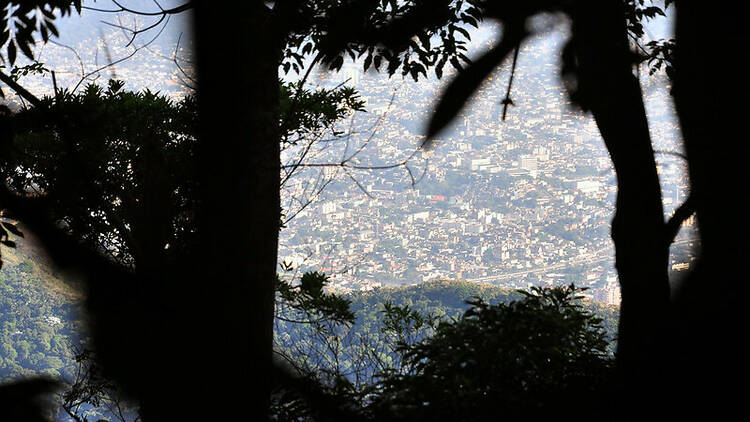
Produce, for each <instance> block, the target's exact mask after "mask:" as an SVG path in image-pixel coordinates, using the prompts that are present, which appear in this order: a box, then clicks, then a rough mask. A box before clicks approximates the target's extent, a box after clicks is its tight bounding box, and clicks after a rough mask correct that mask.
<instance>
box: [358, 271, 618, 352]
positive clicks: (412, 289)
mask: <svg viewBox="0 0 750 422" xmlns="http://www.w3.org/2000/svg"><path fill="white" fill-rule="evenodd" d="M346 297H347V299H349V300H351V302H352V304H351V309H352V310H353V311H354V312H355V313H356V315H357V318H358V323H360V324H361V323H365V324H366V323H368V322H372V321H375V320H377V319H378V313H380V312H381V311H382V309H383V306H382V304H383V303H385V302H392V303H393V304H395V305H399V306H405V305H408V306H409V307H411V308H412V309H415V310H417V311H419V312H421V313H425V314H432V315H437V316H442V317H447V318H458V317H460V316H461V315H462V314H463V312H464V311H465V310H466V309H467V308H468V305H467V304H466V300H468V299H471V298H474V297H478V298H481V299H482V300H484V301H485V302H489V303H491V304H496V303H499V302H503V303H507V302H510V301H512V300H517V299H520V298H521V294H520V293H518V292H517V291H516V290H514V289H509V288H504V287H497V286H492V285H488V284H481V283H475V282H470V281H460V280H436V281H429V282H426V283H422V284H417V285H411V286H404V287H388V288H381V289H376V290H372V291H369V292H363V293H350V294H348V295H347V296H346ZM583 305H584V306H585V307H586V308H588V309H589V310H591V311H592V312H594V313H596V314H598V315H599V316H600V317H601V318H602V319H603V325H604V327H605V329H606V331H607V333H608V334H609V337H610V339H614V338H615V334H616V333H617V320H618V316H619V308H618V307H616V306H610V305H604V304H601V303H598V302H591V301H585V302H584V303H583Z"/></svg>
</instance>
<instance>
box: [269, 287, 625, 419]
mask: <svg viewBox="0 0 750 422" xmlns="http://www.w3.org/2000/svg"><path fill="white" fill-rule="evenodd" d="M580 291H581V289H578V288H575V287H574V286H572V285H571V286H568V287H556V288H551V289H545V288H533V289H531V290H530V291H511V290H507V289H500V288H496V287H491V286H483V285H479V284H476V283H469V282H460V281H439V282H432V283H425V284H422V285H418V286H412V287H407V288H395V289H380V290H376V291H372V292H368V293H363V294H353V295H348V296H347V298H348V299H350V300H351V302H350V304H351V309H352V310H355V309H356V310H357V311H356V312H357V316H358V318H357V323H356V324H352V323H351V322H348V321H347V322H342V323H338V324H336V323H334V324H328V325H324V326H319V325H317V324H318V321H321V318H320V315H318V317H315V318H311V319H310V324H309V325H304V324H303V325H295V326H289V325H285V326H283V327H282V329H280V330H278V331H277V339H276V340H277V351H278V353H279V354H280V355H282V356H284V357H285V358H286V360H287V362H288V363H290V364H292V365H293V366H294V367H295V369H296V370H297V371H299V373H300V374H302V375H303V376H304V378H306V379H308V380H314V381H313V382H315V383H319V388H322V389H323V390H324V391H326V393H325V394H324V395H323V396H322V397H318V398H316V399H315V402H313V401H312V400H310V401H307V400H308V399H310V398H309V397H308V398H307V399H306V398H305V394H304V392H303V393H302V394H294V393H295V392H294V391H288V390H286V389H281V390H279V391H277V393H276V394H275V395H274V406H273V412H274V413H273V414H274V416H275V417H276V418H277V419H278V420H308V419H306V418H315V417H320V416H321V415H320V414H317V415H315V413H316V412H325V410H326V407H332V408H338V409H340V408H341V403H343V404H345V406H348V407H349V408H352V405H353V404H355V403H356V406H355V407H357V408H358V409H359V410H358V411H356V412H359V413H361V414H360V415H358V417H365V418H367V419H371V420H425V421H426V420H430V421H434V420H441V421H442V420H445V421H464V420H466V421H469V420H484V418H487V417H490V416H492V415H498V414H502V415H509V416H513V417H521V416H528V417H532V418H533V417H541V416H543V415H551V414H554V413H557V412H560V411H566V409H567V411H568V412H570V411H572V410H571V408H570V407H566V406H565V403H570V402H571V401H577V402H582V401H585V400H587V399H590V398H593V395H594V394H597V393H598V392H600V391H603V389H605V388H606V387H607V383H608V382H609V381H610V376H611V373H612V372H611V370H612V364H613V354H612V353H611V351H612V349H611V345H610V341H609V340H610V338H611V331H610V332H609V333H608V332H607V331H608V329H609V330H611V329H612V327H608V324H607V321H606V319H607V318H609V319H610V322H611V318H612V317H613V316H614V315H613V314H612V313H611V311H612V310H611V309H609V310H604V309H603V308H598V311H599V312H601V311H604V314H605V318H602V317H600V316H599V315H601V314H596V313H594V312H592V309H593V308H592V307H591V304H589V303H587V302H584V301H583V297H582V296H580V295H579V292H580ZM472 297H473V299H472ZM482 297H484V298H486V300H484V299H482ZM467 299H468V301H467V302H464V300H467ZM607 311H610V314H609V315H606V314H607ZM438 314H439V315H440V316H438ZM331 320H332V319H328V321H329V322H330V321H331ZM305 330H306V331H305ZM297 393H299V392H297ZM289 409H294V411H293V412H291V411H289ZM329 410H330V409H329ZM332 416H333V415H331V417H332ZM337 416H339V417H340V416H342V415H341V414H339V415H337ZM348 417H353V416H352V415H348Z"/></svg>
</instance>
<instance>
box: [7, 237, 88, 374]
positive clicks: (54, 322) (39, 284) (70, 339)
mask: <svg viewBox="0 0 750 422" xmlns="http://www.w3.org/2000/svg"><path fill="white" fill-rule="evenodd" d="M24 246H25V245H24V244H20V245H19V249H20V250H18V251H11V252H6V253H5V254H4V255H3V259H4V260H5V265H4V266H3V268H2V272H0V381H8V380H11V379H16V378H21V377H30V376H34V375H39V374H44V375H48V376H50V377H53V378H55V379H65V378H70V376H71V374H72V371H73V365H72V364H71V362H72V360H71V358H72V353H71V349H70V347H71V344H73V343H75V342H77V341H78V336H79V335H80V332H81V331H80V329H81V323H80V321H79V319H78V309H77V303H76V302H77V300H76V298H75V296H74V295H73V294H72V292H71V289H70V288H69V287H68V286H66V285H64V284H62V283H61V282H60V281H59V279H56V278H54V277H53V276H52V275H51V274H49V273H48V272H47V270H46V267H45V266H44V265H42V264H40V263H38V262H37V263H35V262H32V261H31V260H30V259H29V258H30V257H29V256H28V254H27V253H28V251H26V250H25V248H24Z"/></svg>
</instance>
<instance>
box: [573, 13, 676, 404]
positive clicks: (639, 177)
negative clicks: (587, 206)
mask: <svg viewBox="0 0 750 422" xmlns="http://www.w3.org/2000/svg"><path fill="white" fill-rule="evenodd" d="M624 15H625V14H624V11H623V8H622V2H621V1H617V0H607V1H602V0H592V1H584V2H581V4H580V5H579V8H578V9H577V11H576V15H575V16H574V17H573V25H574V26H573V33H574V36H575V37H576V39H575V40H574V42H575V47H574V48H575V54H576V58H577V59H578V66H579V81H578V82H579V87H580V90H581V93H582V104H583V105H584V106H585V107H586V108H589V109H590V110H591V112H592V114H593V116H594V118H595V120H596V124H597V126H598V128H599V131H600V132H601V135H602V138H603V139H604V143H605V145H606V147H607V150H608V151H609V154H610V157H611V159H612V162H613V164H614V167H615V171H616V174H617V201H616V211H615V216H614V218H613V220H612V228H611V233H612V239H613V241H614V244H615V266H616V268H617V273H618V276H619V281H620V288H621V292H622V303H621V307H620V323H619V324H620V325H619V331H618V344H617V367H618V378H619V383H620V384H619V387H620V388H621V389H622V390H621V391H620V393H621V394H623V395H625V396H630V395H633V396H639V400H650V399H651V398H654V396H655V394H656V392H657V390H658V387H657V386H656V385H655V383H654V380H655V379H657V377H658V375H657V374H656V372H658V370H659V362H660V361H661V359H662V357H663V356H661V355H662V354H663V353H664V351H663V347H662V346H661V344H662V341H663V338H664V336H665V334H666V332H665V329H666V316H667V310H668V306H669V296H670V288H669V279H668V274H667V269H668V259H669V245H668V244H667V242H666V241H665V224H664V211H663V207H662V198H661V188H660V185H659V178H658V175H657V172H656V163H655V161H654V152H653V148H652V145H651V139H650V136H649V130H648V122H647V119H646V113H645V109H644V105H643V100H642V93H641V89H640V85H639V83H638V80H637V79H636V77H635V76H634V75H633V62H632V57H633V56H632V54H631V52H630V49H629V46H628V39H627V31H626V27H625V22H624ZM626 401H628V400H627V399H626Z"/></svg>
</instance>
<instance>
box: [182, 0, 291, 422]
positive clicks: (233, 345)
mask: <svg viewBox="0 0 750 422" xmlns="http://www.w3.org/2000/svg"><path fill="white" fill-rule="evenodd" d="M269 15H270V13H269V12H268V10H267V9H266V8H265V6H264V4H263V2H256V1H252V2H247V1H235V2H231V4H222V5H221V7H218V6H216V5H215V4H214V3H211V2H207V1H199V2H196V4H195V39H196V53H197V57H198V72H199V73H198V75H199V78H198V80H199V95H198V99H199V102H200V119H201V126H200V127H201V131H200V143H201V148H200V149H199V151H200V152H199V160H200V164H199V165H200V174H201V177H200V179H199V183H200V186H199V192H200V193H201V201H202V203H201V205H200V211H201V214H200V215H199V228H200V230H201V231H202V232H201V234H200V236H199V239H200V243H201V244H200V250H201V251H202V253H201V256H200V259H201V264H200V266H199V267H200V271H199V273H198V277H199V278H198V279H197V280H196V281H197V282H198V283H199V284H197V285H196V288H200V289H203V292H204V293H205V297H206V298H207V301H208V303H207V304H206V309H208V310H209V312H211V313H212V314H213V315H211V317H210V318H211V321H212V323H213V324H212V327H210V329H209V332H207V333H201V334H200V335H201V336H202V335H204V334H207V338H204V339H201V340H200V341H202V342H206V343H209V344H210V347H211V348H212V349H213V351H214V352H213V353H210V354H209V356H210V357H209V358H208V359H207V361H208V362H209V366H208V367H209V368H210V369H209V370H210V371H213V372H212V375H211V376H210V377H209V379H207V380H206V381H210V382H209V383H208V385H206V386H204V387H203V388H204V391H205V393H206V397H208V398H209V400H208V401H209V402H210V403H211V410H212V411H211V412H209V413H210V416H211V417H210V418H209V419H210V420H263V419H266V418H267V416H266V415H267V411H268V402H269V395H270V388H271V367H272V365H271V364H272V361H271V356H272V334H273V306H274V300H273V298H274V296H273V295H274V282H275V279H276V259H277V258H276V257H277V243H278V230H279V221H280V204H279V129H278V126H279V110H278V104H279V98H278V96H279V80H278V68H279V63H280V58H281V57H280V55H281V52H282V51H283V43H282V42H283V40H282V38H281V37H278V36H275V35H276V32H275V28H273V27H271V25H270V21H269ZM230 382H236V383H235V384H230ZM186 404H187V403H186ZM187 405H188V406H189V405H190V404H187ZM199 406H205V405H204V404H201V405H199ZM205 416H208V415H205ZM209 419H206V420H209Z"/></svg>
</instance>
